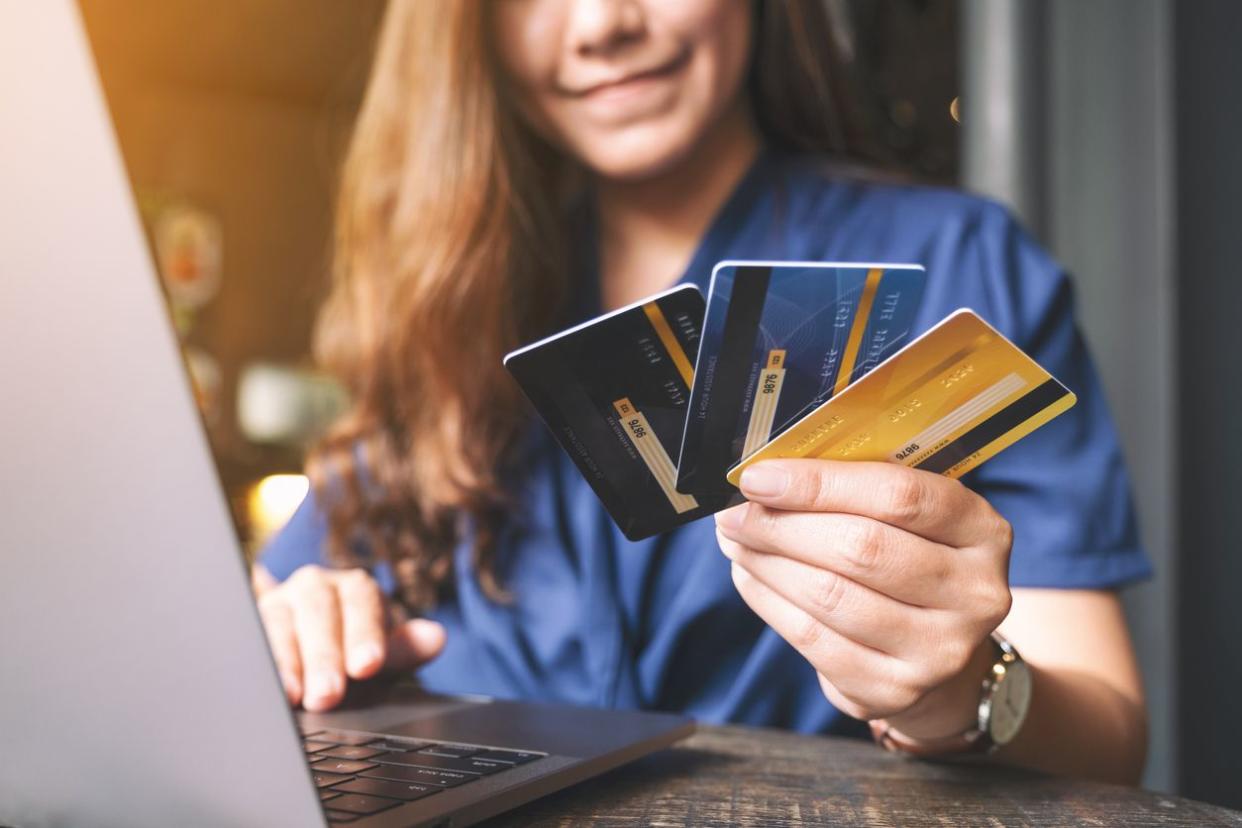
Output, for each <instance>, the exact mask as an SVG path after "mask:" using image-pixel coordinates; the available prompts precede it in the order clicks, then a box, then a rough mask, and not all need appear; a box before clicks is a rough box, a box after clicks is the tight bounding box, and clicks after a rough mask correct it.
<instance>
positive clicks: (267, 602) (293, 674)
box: [259, 595, 302, 707]
mask: <svg viewBox="0 0 1242 828" xmlns="http://www.w3.org/2000/svg"><path fill="white" fill-rule="evenodd" d="M259 616H260V617H261V618H262V619H263V629H264V630H265V631H266V632H267V644H268V647H270V648H271V650H272V659H273V660H274V661H275V662H276V671H277V672H278V673H279V674H280V683H281V685H282V686H283V687H284V688H285V696H286V697H287V698H288V699H289V704H290V705H291V706H293V707H296V706H297V705H299V704H301V702H302V656H301V654H300V653H299V652H298V637H297V635H296V633H294V631H293V613H292V611H290V609H289V605H288V604H287V603H285V601H284V600H283V599H282V598H281V597H280V596H278V595H264V596H263V597H262V598H260V599H259Z"/></svg>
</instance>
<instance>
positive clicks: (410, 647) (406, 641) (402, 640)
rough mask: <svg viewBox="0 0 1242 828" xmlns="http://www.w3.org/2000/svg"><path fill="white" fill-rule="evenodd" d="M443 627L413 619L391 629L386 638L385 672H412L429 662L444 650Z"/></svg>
mask: <svg viewBox="0 0 1242 828" xmlns="http://www.w3.org/2000/svg"><path fill="white" fill-rule="evenodd" d="M445 640H446V638H445V632H444V627H443V626H442V625H440V624H437V623H436V622H435V621H429V620H427V619H425V618H415V619H413V620H410V621H404V622H402V623H400V624H397V625H395V626H394V627H393V629H392V632H391V633H389V636H388V660H387V661H386V662H385V664H384V669H385V670H392V671H404V670H413V669H414V668H416V667H418V666H419V665H421V664H424V663H425V662H428V661H430V660H431V659H433V658H435V657H436V656H437V655H439V654H440V651H441V650H443V649H444V642H445Z"/></svg>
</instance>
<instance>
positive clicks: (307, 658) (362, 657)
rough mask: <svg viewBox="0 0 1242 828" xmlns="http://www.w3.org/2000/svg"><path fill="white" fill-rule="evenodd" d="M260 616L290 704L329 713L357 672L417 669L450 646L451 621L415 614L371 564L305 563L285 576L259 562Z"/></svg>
mask: <svg viewBox="0 0 1242 828" xmlns="http://www.w3.org/2000/svg"><path fill="white" fill-rule="evenodd" d="M252 582H253V585H254V592H255V598H256V600H257V601H258V605H259V615H260V617H262V619H263V627H264V629H265V630H266V631H267V640H268V645H269V646H270V647H271V649H272V656H273V657H274V658H275V660H276V667H277V669H278V670H279V671H280V680H281V683H282V684H283V685H284V688H285V695H286V696H288V698H289V704H291V705H293V706H295V707H296V706H297V705H298V704H301V705H302V706H303V707H304V708H306V709H307V710H311V711H315V712H321V711H324V710H328V709H330V708H332V707H335V706H336V705H338V704H340V702H341V699H343V698H344V697H345V685H346V682H347V681H348V680H349V679H354V680H360V679H367V678H371V677H372V676H374V675H376V674H378V673H380V672H381V671H392V672H400V671H409V670H413V669H414V668H416V667H418V666H419V665H420V664H423V663H424V662H426V661H430V660H431V659H433V658H435V657H436V656H437V655H438V654H439V653H440V650H442V649H444V627H442V626H441V625H440V624H437V623H436V622H435V621H428V620H426V619H423V618H414V619H410V618H408V617H407V616H406V615H405V614H404V612H403V611H402V610H401V608H400V607H398V606H397V605H395V604H393V603H391V602H389V601H388V599H387V598H386V597H385V596H384V594H383V592H382V591H381V590H380V588H379V585H378V584H377V583H376V582H375V579H374V578H372V577H371V575H370V574H369V573H368V572H367V571H366V570H363V569H325V568H324V567H320V566H304V567H302V568H301V569H298V570H297V571H295V572H294V573H293V574H292V575H290V576H289V577H288V578H287V579H286V580H285V581H284V582H278V581H277V580H276V579H275V578H274V577H273V576H272V574H271V573H270V572H268V571H267V570H266V569H264V568H263V567H261V566H257V565H256V566H255V567H254V570H253V572H252Z"/></svg>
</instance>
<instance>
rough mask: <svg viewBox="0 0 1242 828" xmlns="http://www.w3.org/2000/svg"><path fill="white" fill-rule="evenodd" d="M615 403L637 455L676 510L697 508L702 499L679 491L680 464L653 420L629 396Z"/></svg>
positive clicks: (683, 510) (682, 510)
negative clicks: (663, 440)
mask: <svg viewBox="0 0 1242 828" xmlns="http://www.w3.org/2000/svg"><path fill="white" fill-rule="evenodd" d="M612 406H613V408H615V409H616V410H617V414H618V415H619V416H620V417H621V427H622V428H623V429H624V430H625V433H626V435H627V436H628V437H629V438H630V442H631V443H632V444H633V446H634V448H635V450H637V451H638V456H639V457H641V458H642V461H643V463H644V464H646V466H647V470H648V471H650V472H651V476H652V477H654V478H655V479H656V482H657V483H659V484H660V489H661V490H662V491H663V492H664V496H665V497H667V498H668V502H669V505H671V506H672V507H673V510H674V511H675V512H677V514H681V513H682V512H688V511H690V510H691V509H695V508H698V505H699V502H698V501H697V500H695V499H694V496H693V495H688V494H682V493H681V492H679V491H677V467H676V466H674V465H673V459H672V458H671V457H669V456H668V452H667V451H665V449H664V446H663V444H661V443H660V438H659V437H657V436H656V434H655V432H654V431H652V430H651V424H650V423H648V422H647V418H646V417H645V416H643V414H642V412H641V411H639V410H638V409H636V408H635V407H634V404H633V403H631V402H630V398H629V397H622V398H621V399H619V400H616V401H614V402H613V404H612Z"/></svg>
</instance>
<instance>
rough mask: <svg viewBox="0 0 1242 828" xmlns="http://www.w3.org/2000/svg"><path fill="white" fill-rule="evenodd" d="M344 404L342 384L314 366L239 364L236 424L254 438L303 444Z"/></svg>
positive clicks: (281, 443)
mask: <svg viewBox="0 0 1242 828" xmlns="http://www.w3.org/2000/svg"><path fill="white" fill-rule="evenodd" d="M346 405H348V395H347V394H346V392H345V389H344V388H342V387H341V386H340V384H338V383H337V382H336V381H335V380H333V379H332V378H331V377H328V376H326V375H324V374H321V373H318V372H316V371H309V370H306V369H300V368H289V367H286V366H282V365H276V364H273V363H263V362H257V363H252V364H250V365H247V366H246V367H244V368H243V369H242V372H241V378H240V380H239V381H238V385H237V424H238V427H239V428H240V429H241V433H242V435H243V436H244V437H245V438H246V439H247V440H249V441H251V442H253V443H260V444H267V445H280V446H289V447H297V448H300V447H303V446H305V445H306V444H307V443H308V442H310V441H311V440H313V439H315V438H316V437H317V436H319V434H320V433H322V432H323V430H324V429H325V428H326V427H327V426H328V424H329V423H331V422H332V421H333V420H334V419H336V417H337V416H338V415H340V414H341V413H342V412H344V410H345V407H346Z"/></svg>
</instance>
